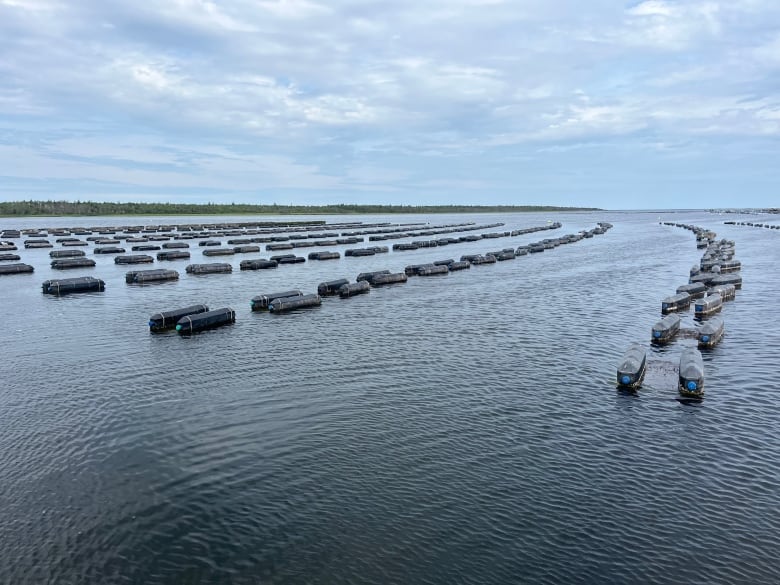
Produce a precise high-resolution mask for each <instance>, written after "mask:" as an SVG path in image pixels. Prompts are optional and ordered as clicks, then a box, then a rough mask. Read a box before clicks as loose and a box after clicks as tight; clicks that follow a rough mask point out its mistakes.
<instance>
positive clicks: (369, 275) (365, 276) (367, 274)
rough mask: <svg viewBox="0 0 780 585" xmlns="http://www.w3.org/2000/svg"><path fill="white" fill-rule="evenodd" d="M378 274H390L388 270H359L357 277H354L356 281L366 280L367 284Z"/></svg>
mask: <svg viewBox="0 0 780 585" xmlns="http://www.w3.org/2000/svg"><path fill="white" fill-rule="evenodd" d="M380 274H390V271H389V270H376V271H374V272H361V273H360V274H358V275H357V278H356V279H355V280H356V281H358V282H361V281H364V280H365V281H367V282H368V283H369V284H371V281H372V280H374V277H375V276H378V275H380Z"/></svg>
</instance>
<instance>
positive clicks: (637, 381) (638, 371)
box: [617, 343, 647, 390]
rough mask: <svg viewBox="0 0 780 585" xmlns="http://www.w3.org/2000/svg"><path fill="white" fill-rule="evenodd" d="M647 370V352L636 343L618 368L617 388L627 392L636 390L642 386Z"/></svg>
mask: <svg viewBox="0 0 780 585" xmlns="http://www.w3.org/2000/svg"><path fill="white" fill-rule="evenodd" d="M646 370H647V351H646V350H645V348H644V347H642V346H641V345H639V344H638V343H634V344H632V345H631V347H629V348H628V349H627V350H626V353H624V354H623V358H622V359H621V360H620V365H619V366H618V368H617V386H618V388H622V389H626V390H636V389H638V388H640V387H641V386H642V381H643V380H644V379H645V371H646Z"/></svg>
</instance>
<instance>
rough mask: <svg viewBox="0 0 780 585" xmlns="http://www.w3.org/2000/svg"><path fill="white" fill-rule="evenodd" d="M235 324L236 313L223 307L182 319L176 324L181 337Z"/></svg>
mask: <svg viewBox="0 0 780 585" xmlns="http://www.w3.org/2000/svg"><path fill="white" fill-rule="evenodd" d="M235 322H236V312H235V311H234V310H233V309H231V308H229V307H223V308H221V309H215V310H213V311H206V312H205V313H198V314H195V315H187V316H185V317H182V318H181V319H179V321H178V322H177V323H176V331H178V332H179V334H180V335H186V334H188V333H196V332H198V331H204V330H206V329H213V328H214V327H221V326H222V325H229V324H231V323H235Z"/></svg>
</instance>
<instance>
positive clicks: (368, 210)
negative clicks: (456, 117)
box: [0, 201, 597, 216]
mask: <svg viewBox="0 0 780 585" xmlns="http://www.w3.org/2000/svg"><path fill="white" fill-rule="evenodd" d="M518 211H597V208H595V207H554V206H550V205H350V204H346V203H339V204H334V205H276V204H275V203H274V204H271V205H251V204H245V203H229V204H222V203H204V204H195V203H107V202H104V203H99V202H96V201H75V202H74V201H6V202H0V216H29V215H46V216H51V215H78V216H87V215H243V214H253V215H315V214H316V215H325V214H327V215H354V214H360V215H379V214H387V213H500V212H518Z"/></svg>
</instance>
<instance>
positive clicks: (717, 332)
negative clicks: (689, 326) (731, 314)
mask: <svg viewBox="0 0 780 585" xmlns="http://www.w3.org/2000/svg"><path fill="white" fill-rule="evenodd" d="M724 331H725V324H724V322H723V317H713V318H712V319H709V320H708V321H706V322H705V323H703V324H702V326H701V327H699V333H698V339H699V349H705V348H711V347H715V346H716V345H717V344H718V343H719V342H720V340H721V338H722V337H723V333H724Z"/></svg>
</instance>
